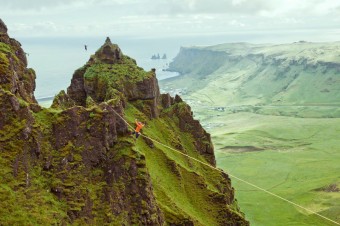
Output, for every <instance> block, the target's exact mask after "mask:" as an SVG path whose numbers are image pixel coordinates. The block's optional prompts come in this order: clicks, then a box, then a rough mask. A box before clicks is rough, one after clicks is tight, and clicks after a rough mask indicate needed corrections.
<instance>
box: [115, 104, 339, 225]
mask: <svg viewBox="0 0 340 226" xmlns="http://www.w3.org/2000/svg"><path fill="white" fill-rule="evenodd" d="M112 110H113V111H114V112H115V113H116V114H117V115H118V117H120V118H121V119H122V120H123V121H124V122H125V123H126V125H128V126H129V127H130V128H132V129H133V130H134V127H133V126H131V125H130V124H129V123H128V122H127V121H126V120H125V119H124V118H123V117H122V116H121V115H120V114H118V113H117V112H116V111H115V110H114V109H112ZM140 135H141V136H142V137H145V138H147V139H150V140H152V141H153V142H155V143H157V144H160V145H162V146H164V147H167V148H168V149H170V150H172V151H174V152H177V153H179V154H181V155H184V156H186V157H188V158H190V159H192V160H194V161H196V162H199V163H201V164H203V165H205V166H208V167H210V168H212V169H214V170H217V171H219V172H222V173H224V171H223V170H222V169H219V168H216V167H214V166H212V165H210V164H208V163H205V162H203V161H201V160H198V159H196V158H194V157H191V156H190V155H187V154H185V153H183V152H181V151H179V150H176V149H174V148H172V147H169V146H168V145H165V144H163V143H161V142H159V141H157V140H155V139H152V138H150V137H148V136H145V135H143V134H142V133H140ZM227 174H228V175H229V176H230V177H233V178H235V179H236V180H239V181H241V182H243V183H245V184H248V185H250V186H252V187H254V188H256V189H258V190H260V191H263V192H265V193H267V194H269V195H271V196H274V197H276V198H278V199H281V200H283V201H286V202H288V203H290V204H292V205H294V206H297V207H299V208H301V209H303V210H306V211H307V212H310V213H312V214H315V215H317V216H319V217H321V218H323V219H325V220H328V221H330V222H332V223H334V224H336V225H340V223H339V222H336V221H334V220H332V219H330V218H328V217H325V216H323V215H321V214H319V213H317V212H314V211H313V210H310V209H307V208H306V207H303V206H301V205H299V204H297V203H295V202H292V201H290V200H288V199H285V198H283V197H281V196H279V195H277V194H274V193H273V192H270V191H268V190H266V189H264V188H261V187H259V186H257V185H255V184H253V183H250V182H248V181H246V180H243V179H241V178H239V177H236V176H234V175H232V174H230V173H227Z"/></svg>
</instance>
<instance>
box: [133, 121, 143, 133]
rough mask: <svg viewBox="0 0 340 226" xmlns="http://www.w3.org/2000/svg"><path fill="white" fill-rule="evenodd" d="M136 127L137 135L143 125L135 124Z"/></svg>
mask: <svg viewBox="0 0 340 226" xmlns="http://www.w3.org/2000/svg"><path fill="white" fill-rule="evenodd" d="M136 125H137V127H136V129H135V131H136V132H137V133H139V131H140V130H141V129H142V128H143V127H144V124H143V123H141V122H136Z"/></svg>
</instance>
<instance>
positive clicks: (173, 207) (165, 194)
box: [126, 105, 239, 225]
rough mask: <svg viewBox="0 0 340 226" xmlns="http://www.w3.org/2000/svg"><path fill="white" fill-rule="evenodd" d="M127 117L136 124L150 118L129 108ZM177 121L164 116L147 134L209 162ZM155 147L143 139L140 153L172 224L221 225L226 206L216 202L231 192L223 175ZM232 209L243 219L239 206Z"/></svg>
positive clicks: (153, 122)
mask: <svg viewBox="0 0 340 226" xmlns="http://www.w3.org/2000/svg"><path fill="white" fill-rule="evenodd" d="M126 114H127V118H128V119H129V121H130V122H133V121H134V117H139V119H142V120H146V118H147V117H146V116H145V115H143V114H142V113H141V112H140V111H138V110H137V109H136V108H135V107H134V106H133V105H129V106H128V107H127V109H126ZM177 121H178V119H177ZM177 121H176V118H172V119H170V118H169V117H168V116H166V115H163V116H161V117H160V118H159V119H154V120H151V121H147V125H146V127H145V128H144V129H143V130H144V131H145V134H146V135H147V136H149V137H152V138H155V139H156V140H158V141H159V142H162V143H164V144H166V145H168V146H171V147H174V146H176V144H181V145H182V146H183V152H184V153H186V154H188V155H190V156H192V157H194V158H197V159H200V160H201V161H204V162H205V159H204V158H203V157H202V156H201V155H199V154H198V153H197V152H196V151H194V150H195V148H194V145H193V138H192V137H191V135H190V134H186V133H183V132H181V131H179V128H178V126H177V125H176V122H177ZM154 145H155V146H154V147H150V146H149V145H147V144H146V143H145V141H144V140H143V138H139V139H138V140H137V142H136V150H137V151H138V152H140V153H141V154H143V155H145V159H146V165H147V168H148V170H149V173H150V176H151V179H152V183H153V187H154V192H155V195H156V198H157V202H158V204H159V205H160V208H161V209H162V211H163V212H164V215H165V217H166V218H167V219H168V220H169V222H168V223H176V224H184V223H185V222H186V221H185V220H184V221H183V220H180V221H179V218H182V219H183V218H184V219H188V220H189V219H191V220H193V221H194V222H195V225H219V224H218V223H217V222H218V221H221V220H222V219H221V217H223V215H221V214H220V213H221V211H225V206H224V205H221V204H218V202H215V201H214V197H217V196H221V197H222V194H221V193H220V191H221V190H224V189H231V188H230V187H225V186H226V184H221V180H223V178H222V177H221V174H220V173H219V172H218V171H213V170H211V169H210V168H208V167H204V166H202V165H201V164H200V163H197V162H195V161H193V160H191V159H188V158H187V157H185V156H183V155H180V154H178V153H176V152H174V151H172V150H170V149H168V148H166V147H164V146H161V145H158V144H154ZM221 186H222V187H221ZM228 208H229V209H230V211H231V212H233V214H236V215H239V213H238V212H239V210H238V207H237V204H236V203H232V204H231V205H230V206H229V207H228Z"/></svg>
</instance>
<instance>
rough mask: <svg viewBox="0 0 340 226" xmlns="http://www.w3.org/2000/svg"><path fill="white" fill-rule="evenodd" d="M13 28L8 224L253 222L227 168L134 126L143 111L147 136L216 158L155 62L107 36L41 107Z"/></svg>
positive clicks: (1, 121) (3, 130) (8, 43)
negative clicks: (164, 89) (139, 60)
mask: <svg viewBox="0 0 340 226" xmlns="http://www.w3.org/2000/svg"><path fill="white" fill-rule="evenodd" d="M6 32H7V29H5V27H4V26H3V25H2V22H1V21H0V38H2V39H1V42H0V54H1V55H0V56H1V61H0V81H1V84H0V85H1V86H0V165H1V167H0V179H1V183H0V208H1V209H2V211H0V224H1V225H69V224H74V225H248V222H247V221H246V220H245V219H244V217H243V216H242V214H241V213H240V212H239V210H238V207H237V204H236V203H235V202H234V190H233V188H232V187H231V184H230V179H229V178H228V177H227V175H225V174H223V173H221V172H219V171H214V170H212V169H211V168H209V167H206V166H204V165H201V164H200V163H197V162H195V161H192V160H191V159H189V158H187V157H185V156H183V155H179V154H178V153H176V152H173V151H172V150H170V149H168V148H166V147H164V146H162V145H159V143H157V142H154V141H153V140H151V139H149V138H145V137H143V139H138V140H135V139H134V137H132V136H131V135H130V131H131V130H130V129H129V128H128V125H127V124H126V122H125V121H128V122H129V123H130V124H131V123H132V122H134V119H135V118H138V119H139V120H142V121H143V122H144V123H145V124H146V126H145V128H144V129H143V130H144V131H143V133H145V134H146V135H147V136H150V137H152V138H153V139H157V141H158V142H162V143H164V144H166V145H168V146H171V147H173V148H176V149H177V150H179V151H181V152H183V153H185V154H187V155H190V156H193V157H195V158H198V159H200V160H201V161H205V162H208V163H211V164H213V165H214V164H215V162H214V154H213V147H212V143H211V140H210V135H209V134H208V133H206V132H205V131H204V130H203V128H202V127H201V126H200V124H199V123H198V121H195V120H194V119H193V118H192V113H191V110H190V107H189V106H188V105H186V104H185V103H184V102H183V101H182V100H181V99H180V97H176V98H172V97H170V96H169V95H162V96H160V94H159V88H158V82H157V79H156V77H155V71H151V72H145V71H144V70H143V69H141V68H139V67H138V66H137V65H136V63H135V61H134V60H133V59H131V58H129V57H127V56H124V55H123V54H122V53H121V51H120V49H119V47H118V46H116V45H113V44H112V43H111V42H110V40H107V41H106V42H105V44H104V45H103V46H102V47H101V48H100V49H99V50H98V51H97V52H96V54H95V55H94V56H92V57H91V59H90V61H89V62H88V63H87V64H86V65H85V66H84V67H82V68H80V69H78V70H77V71H76V72H75V73H74V75H73V78H72V81H71V85H70V87H69V88H68V90H67V93H65V92H64V91H61V92H60V93H59V94H58V95H57V96H56V97H55V99H54V101H53V105H52V107H51V108H42V107H40V106H39V105H37V103H36V101H35V99H34V95H33V91H34V87H35V85H34V78H35V75H34V71H33V70H30V69H27V68H26V64H25V61H24V59H23V55H21V53H20V51H19V52H16V51H17V50H18V48H19V47H20V45H19V44H18V42H16V41H14V40H12V39H10V38H9V37H8V36H6V35H7V33H6ZM21 51H22V50H21ZM22 52H23V51H22ZM123 119H124V120H123Z"/></svg>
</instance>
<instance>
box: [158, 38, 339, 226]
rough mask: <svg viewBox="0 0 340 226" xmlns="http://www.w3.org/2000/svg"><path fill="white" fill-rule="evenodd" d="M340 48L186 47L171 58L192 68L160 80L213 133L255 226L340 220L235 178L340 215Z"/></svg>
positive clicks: (178, 67)
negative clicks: (179, 74) (186, 104)
mask: <svg viewBox="0 0 340 226" xmlns="http://www.w3.org/2000/svg"><path fill="white" fill-rule="evenodd" d="M200 49H201V50H204V51H201V52H199V50H200ZM221 52H222V53H224V55H223V54H222V53H221ZM214 53H216V54H215V56H218V57H219V58H222V57H224V62H222V61H221V60H220V62H217V61H215V59H214V58H212V57H211V56H214ZM339 53H340V47H339V43H305V42H299V43H292V44H285V45H251V44H246V43H238V44H237V43H236V44H222V45H216V46H210V47H192V48H183V49H181V52H180V53H179V54H178V56H177V57H176V58H175V59H174V61H173V63H172V64H170V68H171V69H172V70H174V71H179V72H181V73H182V74H183V75H182V76H179V77H176V78H172V79H168V80H166V81H161V82H160V84H161V88H162V90H163V91H165V92H170V93H171V92H172V94H175V93H179V94H180V95H181V96H182V98H183V99H184V100H185V101H187V102H188V103H189V104H190V106H191V107H192V110H193V113H194V116H195V118H196V119H198V120H199V121H200V122H201V124H202V125H203V126H204V128H205V129H206V130H207V131H208V132H209V133H210V134H211V135H212V141H213V143H214V146H215V155H216V160H217V166H218V167H220V168H222V169H223V170H224V171H226V172H227V173H229V174H230V175H231V179H232V185H233V186H234V188H235V194H236V198H237V200H238V203H239V206H240V209H241V211H243V212H244V213H245V216H246V219H247V220H249V221H250V223H251V225H255V226H281V225H282V226H287V225H289V226H291V225H296V226H301V225H319V226H324V225H336V224H335V223H332V222H330V221H327V220H326V219H323V218H321V217H319V216H316V215H315V214H312V213H311V212H308V211H306V210H304V209H302V208H299V207H297V206H294V205H292V204H291V203H288V202H286V201H283V200H281V199H279V198H277V197H275V196H272V195H269V194H267V193H265V192H263V191H261V190H259V189H257V188H255V187H252V186H250V185H248V184H246V183H244V182H242V181H239V180H237V179H236V178H235V177H238V178H241V179H242V180H245V181H247V182H249V183H252V184H255V185H256V186H258V187H261V188H263V189H265V190H267V191H269V192H272V193H274V194H276V195H279V196H281V197H283V198H285V199H287V200H289V201H291V202H294V203H296V204H298V205H301V206H303V207H305V208H307V209H309V210H311V211H313V212H317V213H318V214H321V215H323V216H325V217H327V218H330V219H332V220H333V221H336V222H339V223H340V102H339V100H340V96H339V95H340V87H339V84H340V83H339V82H340V80H339V56H340V55H339ZM211 71H213V72H211ZM232 176H235V177H232Z"/></svg>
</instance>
